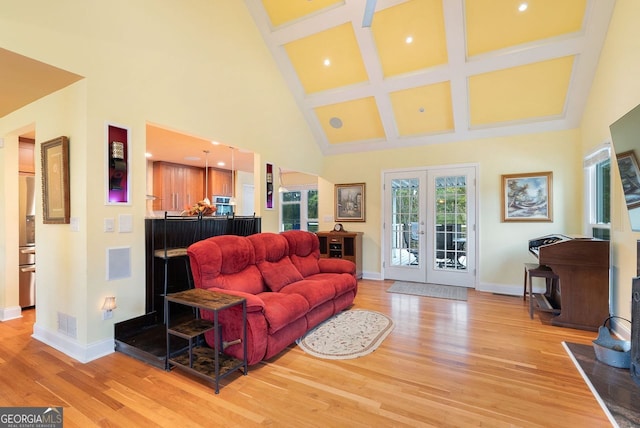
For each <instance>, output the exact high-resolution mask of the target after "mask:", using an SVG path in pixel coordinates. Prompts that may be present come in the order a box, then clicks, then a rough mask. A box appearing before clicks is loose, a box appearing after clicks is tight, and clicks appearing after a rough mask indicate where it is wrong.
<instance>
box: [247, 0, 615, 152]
mask: <svg viewBox="0 0 640 428" xmlns="http://www.w3.org/2000/svg"><path fill="white" fill-rule="evenodd" d="M245 2H246V4H247V7H248V8H249V10H250V12H251V14H252V15H253V17H254V20H255V22H256V25H257V26H258V28H259V30H260V31H261V33H262V36H263V38H264V40H265V42H266V43H267V46H268V47H269V49H270V50H271V52H272V54H273V57H274V59H275V61H276V63H277V64H278V67H279V68H280V70H281V72H282V74H283V76H284V79H285V80H286V82H287V84H288V85H289V88H290V90H291V93H292V94H293V96H294V97H295V99H296V101H297V102H298V105H299V106H300V108H301V109H302V111H303V113H304V115H305V117H306V119H307V121H308V123H309V125H310V127H311V129H312V131H313V133H314V135H315V138H316V140H317V142H318V144H319V145H320V146H321V148H322V150H323V151H324V153H325V154H336V153H346V152H356V151H369V150H375V149H387V148H395V147H403V146H415V145H424V144H431V143H445V142H452V141H461V140H468V139H474V138H484V137H495V136H504V135H512V134H522V133H531V132H541V131H550V130H560V129H569V128H575V127H577V126H578V125H579V121H580V118H581V115H582V111H583V105H584V103H585V101H586V97H587V95H588V93H589V88H590V85H591V82H592V79H593V76H594V73H595V69H596V66H597V61H598V56H599V53H600V49H601V47H602V43H603V41H604V38H605V35H606V31H607V27H608V23H609V19H610V17H611V13H612V10H613V6H614V1H613V0H561V1H553V0H526V1H525V0H378V1H377V2H376V1H375V0H368V1H365V0H304V1H303V0H245ZM367 4H368V5H369V6H372V5H373V4H375V13H374V14H373V17H372V20H371V25H370V26H369V24H368V23H367V22H363V21H366V20H365V19H363V18H364V16H365V9H366V6H367Z"/></svg>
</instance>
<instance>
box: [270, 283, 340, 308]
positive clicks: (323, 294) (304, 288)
mask: <svg viewBox="0 0 640 428" xmlns="http://www.w3.org/2000/svg"><path fill="white" fill-rule="evenodd" d="M280 293H282V294H299V295H301V296H302V297H304V298H305V299H306V300H307V302H308V303H309V308H310V309H313V308H315V307H317V306H320V305H321V304H323V303H325V302H328V301H329V300H331V299H333V298H334V297H335V295H336V291H335V288H334V287H333V285H331V281H329V280H326V281H325V280H320V281H308V280H306V279H304V280H302V281H298V282H294V283H293V284H289V285H287V286H286V287H283V288H282V290H280Z"/></svg>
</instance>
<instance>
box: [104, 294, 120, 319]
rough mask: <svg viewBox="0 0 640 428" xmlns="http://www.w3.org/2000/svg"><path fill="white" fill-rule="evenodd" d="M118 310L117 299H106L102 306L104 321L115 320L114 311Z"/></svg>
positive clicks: (111, 297) (110, 297)
mask: <svg viewBox="0 0 640 428" xmlns="http://www.w3.org/2000/svg"><path fill="white" fill-rule="evenodd" d="M115 308H117V306H116V298H115V297H113V296H109V297H105V298H104V303H103V304H102V319H103V320H108V319H111V318H113V310H114V309H115Z"/></svg>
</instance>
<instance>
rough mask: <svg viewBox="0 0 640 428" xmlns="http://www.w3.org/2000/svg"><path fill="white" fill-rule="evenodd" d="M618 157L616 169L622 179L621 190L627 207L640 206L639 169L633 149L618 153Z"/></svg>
mask: <svg viewBox="0 0 640 428" xmlns="http://www.w3.org/2000/svg"><path fill="white" fill-rule="evenodd" d="M616 157H617V158H618V169H619V170H620V179H621V180H622V190H623V191H624V200H625V203H626V204H627V208H629V209H631V208H636V207H640V169H638V159H636V155H635V154H634V152H633V150H629V151H628V152H624V153H620V154H619V155H617V156H616Z"/></svg>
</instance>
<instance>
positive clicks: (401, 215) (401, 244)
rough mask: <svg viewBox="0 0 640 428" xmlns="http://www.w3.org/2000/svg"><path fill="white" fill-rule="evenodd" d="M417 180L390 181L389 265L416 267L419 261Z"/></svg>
mask: <svg viewBox="0 0 640 428" xmlns="http://www.w3.org/2000/svg"><path fill="white" fill-rule="evenodd" d="M419 203H420V199H419V180H418V179H417V178H404V179H394V180H391V204H392V206H391V209H392V216H391V219H392V224H391V228H390V229H391V230H390V231H389V232H388V233H390V236H389V242H390V243H391V264H392V265H394V266H410V265H417V264H418V262H419V260H420V254H419V245H418V244H419V242H418V233H419V232H418V230H419V227H418V218H419V217H418V215H419V207H420V205H419Z"/></svg>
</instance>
